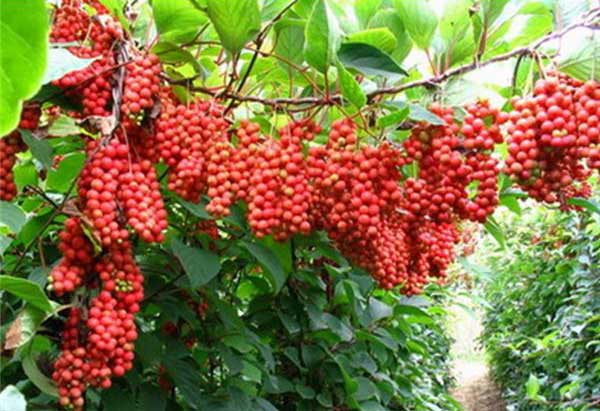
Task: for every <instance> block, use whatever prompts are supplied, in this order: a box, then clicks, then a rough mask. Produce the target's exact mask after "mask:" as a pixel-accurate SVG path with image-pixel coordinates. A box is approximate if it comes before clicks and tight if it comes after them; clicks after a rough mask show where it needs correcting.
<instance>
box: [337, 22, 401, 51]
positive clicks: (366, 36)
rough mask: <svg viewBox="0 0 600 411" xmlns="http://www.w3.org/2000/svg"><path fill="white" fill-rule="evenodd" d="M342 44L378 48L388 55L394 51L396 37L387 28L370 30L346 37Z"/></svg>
mask: <svg viewBox="0 0 600 411" xmlns="http://www.w3.org/2000/svg"><path fill="white" fill-rule="evenodd" d="M344 43H362V44H368V45H370V46H373V47H375V48H378V49H380V50H382V51H384V52H386V53H388V54H391V53H393V52H394V50H395V49H396V45H397V42H396V36H394V34H393V33H392V32H391V31H390V30H389V29H388V28H387V27H378V28H371V29H367V30H363V31H358V32H356V33H351V34H349V35H348V36H346V39H345V41H344Z"/></svg>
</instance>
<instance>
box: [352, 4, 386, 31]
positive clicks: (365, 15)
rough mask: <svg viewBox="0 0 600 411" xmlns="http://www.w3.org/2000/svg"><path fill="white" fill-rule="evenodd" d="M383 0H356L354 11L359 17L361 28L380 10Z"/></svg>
mask: <svg viewBox="0 0 600 411" xmlns="http://www.w3.org/2000/svg"><path fill="white" fill-rule="evenodd" d="M381 1H382V0H356V1H355V2H354V13H355V14H356V17H357V18H358V23H359V25H360V27H361V28H366V27H367V26H368V25H369V21H370V20H371V18H372V17H373V16H374V15H375V14H376V13H377V12H378V11H379V8H380V7H381Z"/></svg>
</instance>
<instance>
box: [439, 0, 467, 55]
mask: <svg viewBox="0 0 600 411" xmlns="http://www.w3.org/2000/svg"><path fill="white" fill-rule="evenodd" d="M470 7H471V2H470V1H468V0H449V1H447V2H446V3H445V5H444V13H443V14H442V17H441V18H440V35H441V37H442V40H444V43H445V45H446V51H447V52H449V53H452V49H454V47H455V45H456V44H457V43H458V42H459V41H460V40H461V39H463V38H464V37H465V35H466V33H467V30H469V27H470V26H471V18H470V15H469V9H470ZM471 38H472V37H471V36H469V39H471Z"/></svg>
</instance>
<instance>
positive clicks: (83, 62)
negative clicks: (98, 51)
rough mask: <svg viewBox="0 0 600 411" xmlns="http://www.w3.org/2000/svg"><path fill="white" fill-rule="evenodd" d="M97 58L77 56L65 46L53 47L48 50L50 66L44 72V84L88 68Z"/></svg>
mask: <svg viewBox="0 0 600 411" xmlns="http://www.w3.org/2000/svg"><path fill="white" fill-rule="evenodd" d="M94 60H95V59H93V58H92V59H83V58H80V57H77V56H75V55H74V54H73V53H71V52H70V51H69V50H67V49H65V48H57V47H52V48H50V50H49V51H48V67H47V68H46V72H45V73H44V79H43V80H42V84H46V83H49V82H51V81H53V80H56V79H59V78H61V77H62V76H64V75H65V74H67V73H70V72H72V71H75V70H81V69H83V68H86V67H87V66H89V65H90V64H92V62H93V61H94Z"/></svg>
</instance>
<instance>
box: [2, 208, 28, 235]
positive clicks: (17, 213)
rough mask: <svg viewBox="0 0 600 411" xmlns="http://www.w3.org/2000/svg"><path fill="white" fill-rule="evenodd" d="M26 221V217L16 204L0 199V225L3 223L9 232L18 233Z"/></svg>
mask: <svg viewBox="0 0 600 411" xmlns="http://www.w3.org/2000/svg"><path fill="white" fill-rule="evenodd" d="M26 221H27V217H26V216H25V213H24V212H23V210H21V208H20V207H19V206H18V205H16V204H13V203H10V202H8V201H0V225H5V226H7V227H8V228H9V229H10V231H11V232H13V233H15V234H18V233H19V231H21V227H23V225H24V224H25V222H26Z"/></svg>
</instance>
